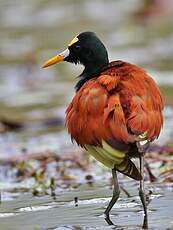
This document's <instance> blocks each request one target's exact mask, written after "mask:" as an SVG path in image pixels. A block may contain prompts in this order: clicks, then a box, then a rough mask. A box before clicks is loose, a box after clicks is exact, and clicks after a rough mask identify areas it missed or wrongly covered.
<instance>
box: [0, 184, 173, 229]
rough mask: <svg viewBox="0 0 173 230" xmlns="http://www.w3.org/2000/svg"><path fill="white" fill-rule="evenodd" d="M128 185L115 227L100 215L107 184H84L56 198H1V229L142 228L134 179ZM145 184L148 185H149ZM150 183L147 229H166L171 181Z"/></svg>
mask: <svg viewBox="0 0 173 230" xmlns="http://www.w3.org/2000/svg"><path fill="white" fill-rule="evenodd" d="M132 185H133V187H132ZM124 186H126V183H124ZM128 186H130V187H131V188H130V193H131V195H132V197H130V198H127V197H125V195H124V194H122V196H121V198H120V199H119V200H118V202H117V204H116V205H115V206H114V208H113V210H112V213H111V219H112V221H113V222H114V223H115V226H116V227H115V226H114V227H112V226H108V225H107V223H106V222H105V220H104V216H103V212H104V209H105V207H106V205H107V204H108V201H109V200H110V196H111V190H110V188H109V187H108V186H104V187H102V186H99V187H94V188H90V187H87V186H85V187H84V188H82V187H81V188H79V189H78V190H76V191H68V192H65V191H64V192H61V193H59V194H57V199H56V201H53V200H51V198H50V197H49V196H44V197H39V198H33V197H32V196H30V195H20V196H19V197H18V198H16V199H14V200H12V201H4V202H3V203H2V204H1V212H0V219H1V227H0V229H9V230H12V229H13V230H20V229H21V230H23V229H26V230H29V229H141V225H142V220H143V214H142V207H141V204H140V201H139V197H138V196H136V195H137V194H136V193H137V186H134V183H133V182H131V183H128ZM148 187H150V189H151V185H148ZM152 187H154V190H155V192H154V193H155V194H154V193H153V195H152V201H151V203H150V204H149V207H148V215H149V229H166V228H168V227H170V226H171V225H172V223H173V222H172V214H171V213H172V205H173V200H172V195H173V188H172V190H170V185H169V186H160V185H156V184H155V185H152ZM76 196H77V197H78V199H79V201H78V207H75V204H74V197H76Z"/></svg>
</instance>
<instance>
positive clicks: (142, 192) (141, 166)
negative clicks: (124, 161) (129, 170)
mask: <svg viewBox="0 0 173 230" xmlns="http://www.w3.org/2000/svg"><path fill="white" fill-rule="evenodd" d="M139 160H140V173H141V176H142V179H141V180H140V188H139V197H140V199H141V202H142V206H143V210H144V221H143V226H142V228H144V229H148V215H147V205H146V197H145V191H144V155H142V154H141V155H140V157H139Z"/></svg>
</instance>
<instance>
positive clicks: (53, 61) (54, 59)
mask: <svg viewBox="0 0 173 230" xmlns="http://www.w3.org/2000/svg"><path fill="white" fill-rule="evenodd" d="M68 55H69V50H68V49H66V50H65V51H63V52H62V53H60V54H58V55H56V56H54V57H52V58H50V59H49V60H48V61H46V62H45V63H44V64H43V66H42V68H46V67H48V66H51V65H54V64H56V63H58V62H61V61H64V59H65V58H66V57H67V56H68Z"/></svg>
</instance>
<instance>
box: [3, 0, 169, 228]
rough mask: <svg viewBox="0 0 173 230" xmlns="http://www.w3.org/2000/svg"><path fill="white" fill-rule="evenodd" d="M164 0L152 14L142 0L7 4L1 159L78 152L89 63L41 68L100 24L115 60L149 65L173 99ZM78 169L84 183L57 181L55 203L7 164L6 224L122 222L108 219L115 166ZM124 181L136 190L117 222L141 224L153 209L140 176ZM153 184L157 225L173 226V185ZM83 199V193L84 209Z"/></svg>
mask: <svg viewBox="0 0 173 230" xmlns="http://www.w3.org/2000/svg"><path fill="white" fill-rule="evenodd" d="M155 2H157V3H158V5H157V7H158V10H157V11H153V12H152V11H149V12H148V13H147V17H144V16H142V15H145V12H146V11H145V10H146V9H143V11H142V1H137V0H117V1H113V0H110V1H106V2H105V1H103V0H101V1H98V0H94V1H93V0H89V1H78V0H76V1H73V0H65V1H45V0H35V1H33V0H25V1H22V0H15V1H11V0H2V1H0V30H1V42H0V106H1V110H0V121H1V123H2V127H1V126H0V130H1V129H2V133H1V134H0V160H1V162H8V160H9V159H11V158H15V157H21V154H24V155H25V154H26V155H27V154H28V155H29V154H33V153H44V152H45V151H50V152H51V151H53V152H55V153H56V154H57V155H64V154H65V153H67V152H77V149H78V148H77V146H75V145H72V144H71V142H70V137H69V136H68V135H67V132H66V131H64V124H63V122H64V111H65V108H66V106H67V104H68V103H69V101H70V100H71V97H72V95H73V94H74V89H73V87H74V84H75V82H76V81H77V80H76V78H75V76H78V75H79V73H80V72H81V70H82V67H78V66H77V67H76V66H73V65H71V64H68V63H64V64H63V63H62V64H59V65H58V66H57V67H52V68H49V69H47V70H42V69H41V68H40V66H41V65H42V63H43V62H44V61H45V60H46V59H47V58H49V57H50V56H52V55H55V54H57V52H61V51H62V50H63V49H65V48H66V45H67V44H68V42H69V41H70V40H71V38H72V37H74V36H75V35H76V34H78V33H79V32H81V31H86V30H87V31H88V30H90V31H95V32H96V33H97V34H98V35H99V36H100V37H101V39H102V40H103V41H104V43H105V45H106V47H107V48H108V50H109V57H110V60H116V59H122V60H126V61H129V62H133V63H136V64H139V65H141V66H143V67H145V68H146V70H147V71H148V72H149V73H150V74H151V75H152V76H153V78H154V79H155V80H156V81H157V82H158V84H159V85H160V86H161V87H163V86H164V87H163V89H164V90H163V92H164V95H165V97H166V102H167V98H168V102H171V103H172V98H173V80H172V79H173V78H172V75H173V58H172V57H173V46H172V45H171V44H172V41H173V29H172V28H173V20H172V13H173V4H172V3H171V1H169V0H165V1H155ZM160 4H161V5H160ZM160 9H161V10H160ZM105 12H109V13H108V14H107V13H105ZM108 15H109V16H108ZM168 86H169V87H168ZM168 88H169V90H168ZM168 102H167V104H168V105H167V106H166V107H165V110H164V118H165V124H164V128H163V131H162V133H161V136H160V138H159V140H158V143H159V144H160V145H164V144H166V143H167V142H170V143H172V134H173V109H172V107H171V106H170V105H169V103H168ZM4 120H5V121H8V122H9V121H10V122H12V123H14V124H16V123H17V124H20V125H21V126H22V129H19V130H10V129H8V127H7V130H6V127H4V126H3V121H4ZM24 150H25V151H24ZM74 157H75V156H74ZM35 164H36V166H37V163H35V162H34V163H33V165H34V167H36V166H35ZM49 167H50V168H51V169H50V170H49V171H50V175H54V174H55V170H53V169H52V168H53V166H52V165H51V164H50V165H49ZM67 168H68V164H67ZM68 173H70V175H71V174H72V175H73V176H75V177H76V178H77V183H78V184H80V186H78V188H76V189H74V188H71V187H70V188H68V189H67V188H66V189H64V188H62V187H57V188H56V194H57V196H56V201H54V200H53V199H52V198H51V196H43V195H42V196H40V197H33V196H32V195H31V191H30V189H31V188H32V187H33V186H34V181H33V178H29V179H26V178H25V179H24V180H23V181H20V180H17V178H16V170H15V169H12V168H11V165H8V164H5V165H4V164H3V163H2V165H1V167H0V181H1V182H0V189H1V199H2V203H1V205H0V223H1V224H0V230H5V229H8V230H10V229H11V230H15V229H16V230H20V229H21V230H23V229H25V230H30V229H31V230H34V229H35V230H38V229H54V230H55V229H62V230H63V229H112V227H111V226H108V225H107V224H106V222H105V221H104V218H103V212H104V209H105V207H106V205H107V203H108V199H109V198H110V196H111V194H112V191H111V190H110V188H109V183H108V181H109V179H110V172H109V171H107V170H106V169H105V168H102V167H101V165H97V164H94V165H93V164H91V166H90V167H89V168H88V169H87V170H79V169H77V170H76V169H74V168H72V169H69V171H68ZM87 173H90V174H92V175H93V176H94V178H95V183H94V186H93V187H89V186H88V185H87V184H86V180H85V176H86V175H87ZM120 181H121V183H123V185H124V186H125V187H126V189H127V190H128V191H129V192H130V194H131V195H132V197H131V198H127V197H125V195H124V194H123V193H122V196H121V199H120V200H119V201H118V203H117V204H116V205H115V207H114V209H113V211H112V220H113V222H115V225H117V227H115V228H114V229H141V225H142V218H143V216H142V208H141V205H140V202H139V199H138V197H137V193H138V192H137V183H136V182H133V181H131V180H130V181H129V180H126V179H124V178H122V177H120ZM148 189H151V190H152V191H153V199H152V201H151V203H150V204H149V226H150V229H155V230H156V229H166V228H168V227H171V226H173V218H172V216H173V215H172V212H173V208H172V207H173V199H172V195H173V194H172V193H173V189H172V184H147V190H148ZM74 197H78V198H79V206H78V207H75V205H74Z"/></svg>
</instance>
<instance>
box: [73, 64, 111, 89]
mask: <svg viewBox="0 0 173 230" xmlns="http://www.w3.org/2000/svg"><path fill="white" fill-rule="evenodd" d="M108 64H109V63H108V62H105V63H97V65H96V63H94V62H92V63H89V64H88V65H85V68H84V70H83V72H82V73H81V74H80V76H79V78H80V79H79V81H78V82H77V84H76V86H75V89H76V91H78V90H79V89H80V88H81V87H82V86H83V85H84V84H85V82H87V81H88V80H90V79H92V78H95V77H97V76H99V75H100V73H101V72H102V70H103V68H104V67H106V66H107V65H108Z"/></svg>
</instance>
